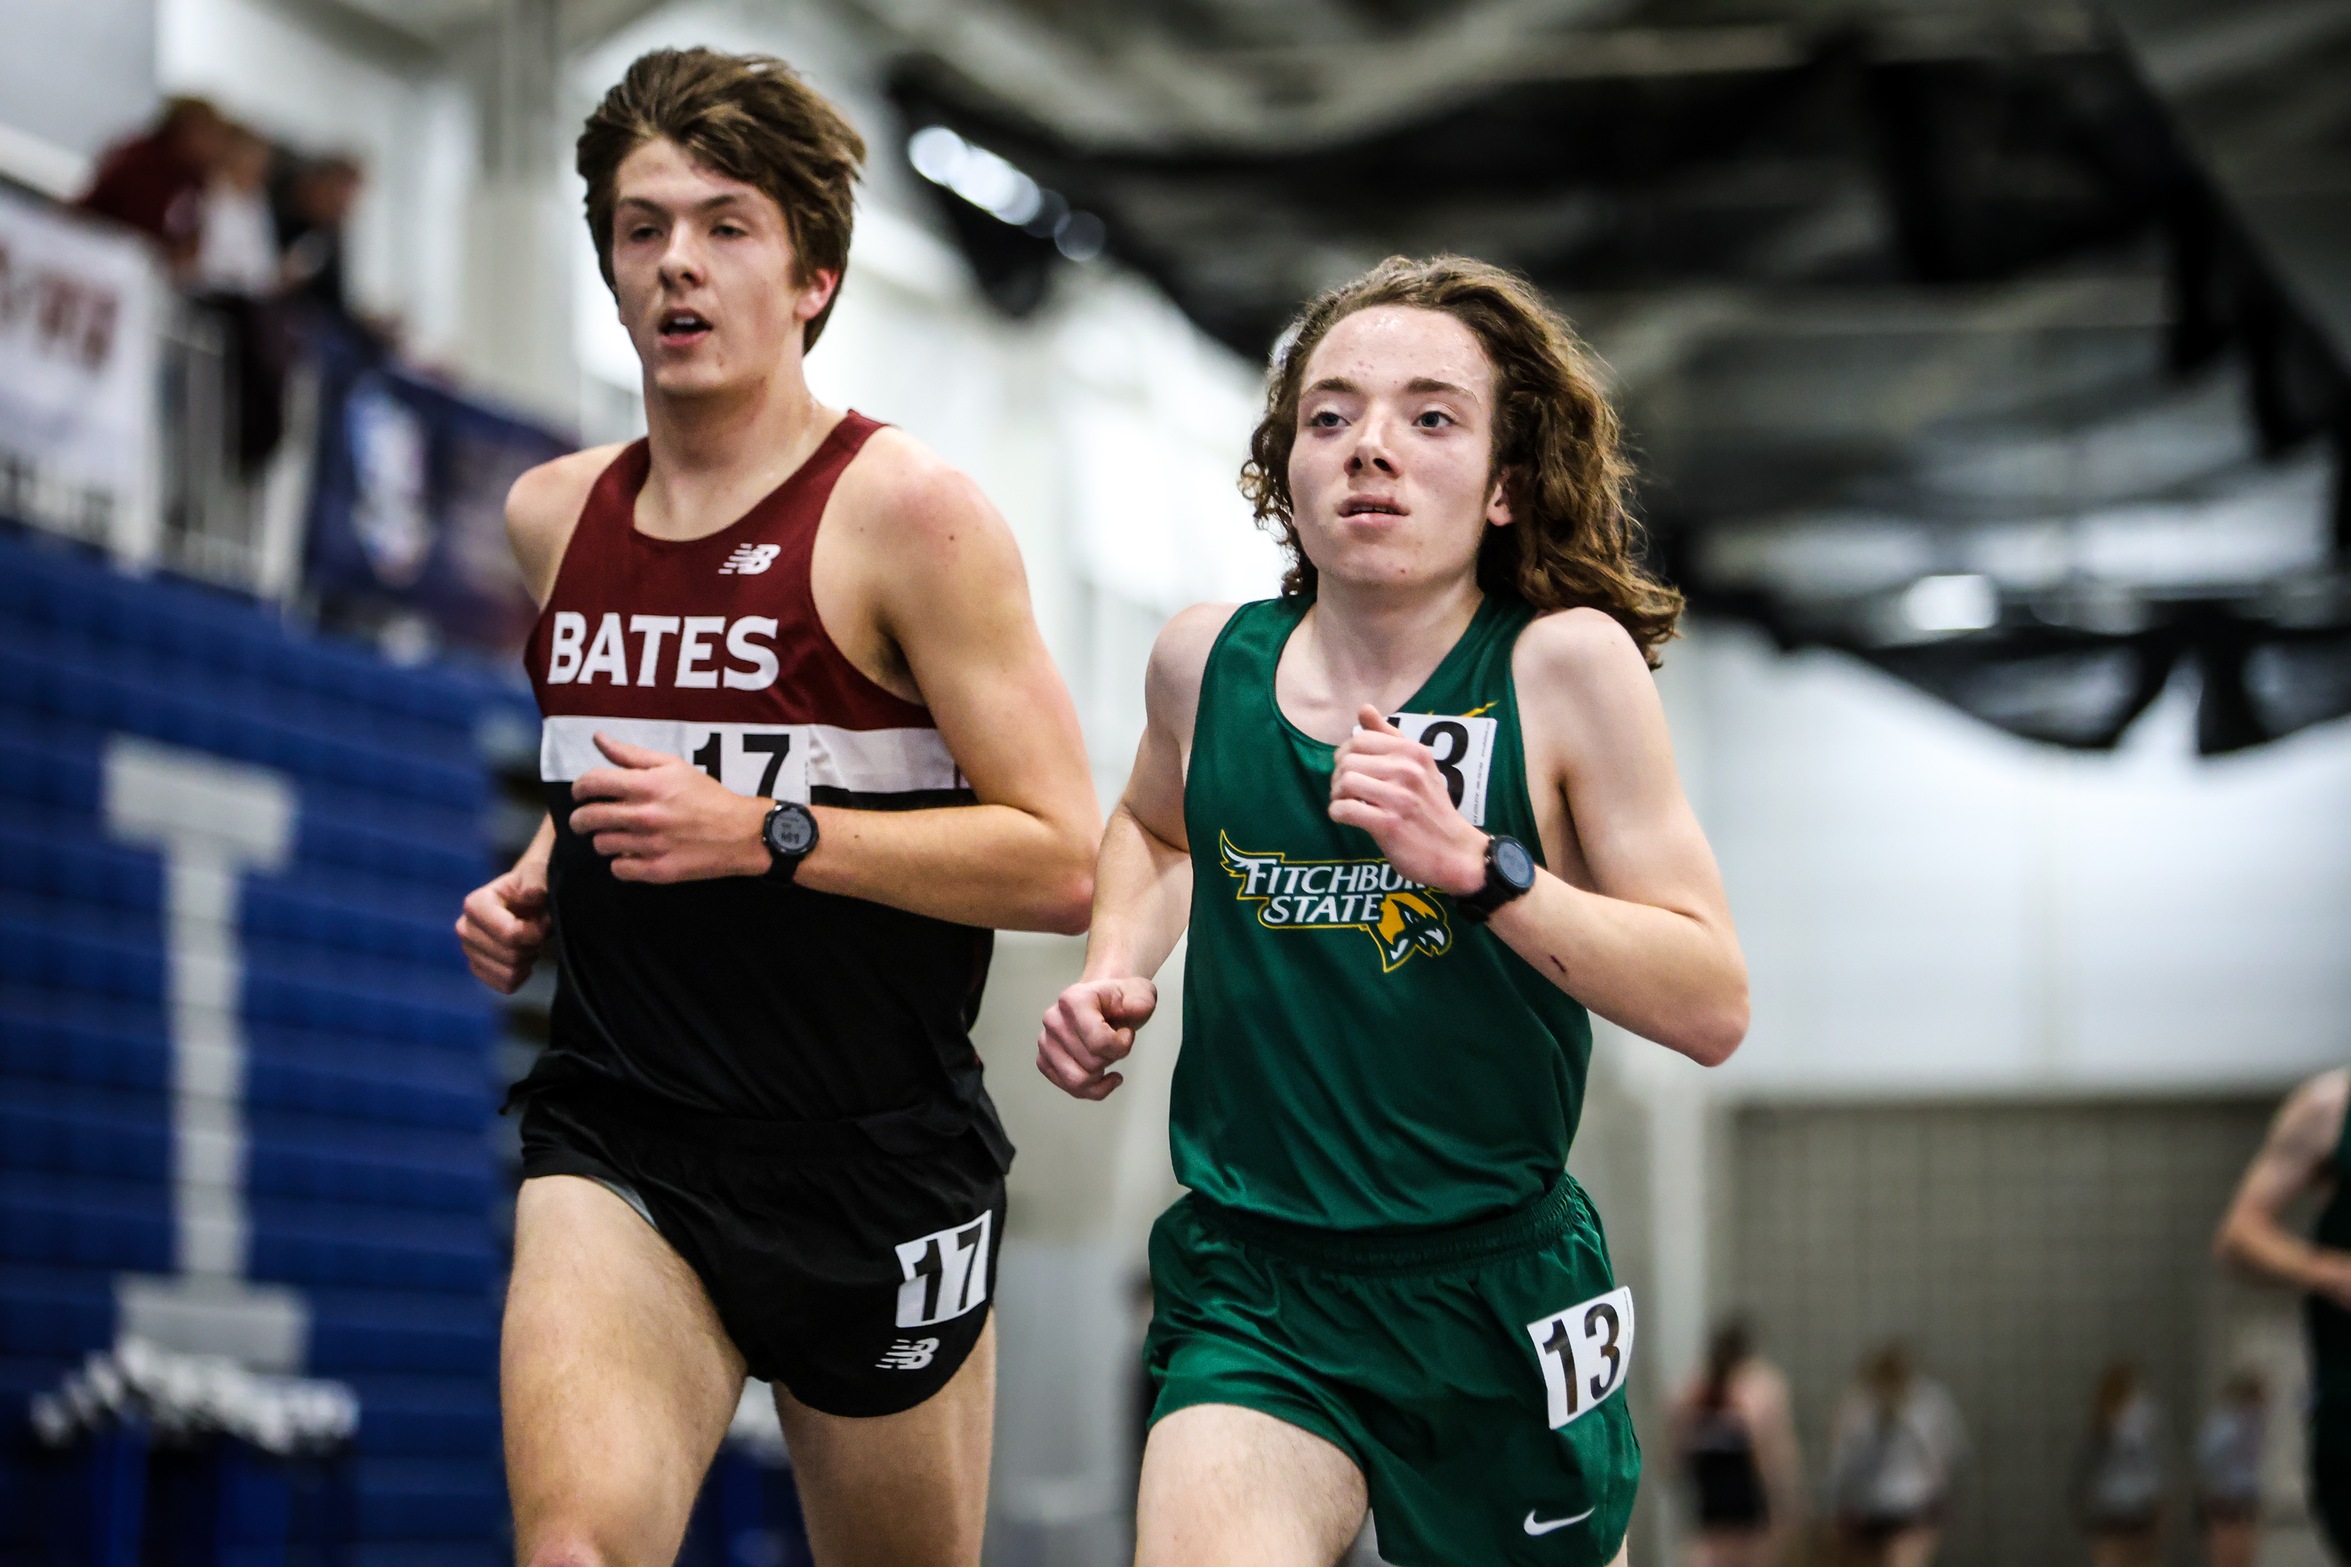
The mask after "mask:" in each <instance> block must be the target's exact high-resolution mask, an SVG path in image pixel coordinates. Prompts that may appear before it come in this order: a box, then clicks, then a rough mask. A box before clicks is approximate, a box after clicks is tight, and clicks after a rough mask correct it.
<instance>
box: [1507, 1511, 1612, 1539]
mask: <svg viewBox="0 0 2351 1567" xmlns="http://www.w3.org/2000/svg"><path fill="white" fill-rule="evenodd" d="M1599 1510H1600V1509H1599V1508H1597V1507H1587V1508H1585V1509H1584V1510H1583V1511H1582V1512H1580V1513H1578V1514H1576V1515H1575V1516H1574V1517H1573V1518H1537V1517H1536V1516H1535V1510H1534V1509H1533V1508H1531V1507H1530V1508H1528V1509H1527V1521H1526V1526H1525V1527H1526V1532H1527V1533H1529V1534H1549V1533H1550V1532H1551V1531H1552V1530H1554V1529H1564V1528H1566V1527H1567V1526H1568V1525H1569V1524H1571V1523H1582V1522H1583V1521H1584V1520H1585V1519H1587V1518H1589V1517H1591V1516H1592V1515H1593V1514H1594V1513H1596V1512H1598V1511H1599Z"/></svg>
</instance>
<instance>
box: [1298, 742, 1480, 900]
mask: <svg viewBox="0 0 2351 1567" xmlns="http://www.w3.org/2000/svg"><path fill="white" fill-rule="evenodd" d="M1356 722H1357V723H1358V724H1359V725H1361V727H1360V728H1358V729H1357V730H1356V731H1355V732H1354V733H1353V734H1351V735H1349V736H1348V737H1347V739H1346V742H1345V743H1344V744H1342V745H1341V746H1340V747H1339V753H1338V756H1337V758H1336V759H1335V761H1334V764H1333V766H1332V768H1331V820H1332V821H1334V822H1338V823H1340V824H1342V825H1344V826H1348V827H1360V828H1362V829H1363V830H1364V831H1365V832H1367V833H1370V834H1371V836H1372V841H1373V842H1374V843H1377V844H1378V845H1379V846H1380V852H1381V853H1382V854H1384V855H1386V856H1387V858H1388V863H1389V864H1390V865H1393V866H1395V867H1396V872H1397V874H1398V875H1401V876H1408V877H1410V878H1411V879H1412V880H1414V881H1416V882H1419V883H1420V884H1421V885H1422V886H1424V887H1436V888H1439V889H1441V890H1442V891H1445V892H1451V893H1457V894H1458V893H1471V892H1475V891H1477V890H1478V889H1479V888H1480V887H1483V886H1484V885H1485V884H1486V835H1485V834H1484V833H1482V832H1480V831H1478V829H1477V828H1475V827H1473V826H1471V825H1470V822H1469V818H1467V817H1465V816H1463V815H1462V814H1461V812H1460V811H1458V810H1456V809H1454V806H1453V796H1452V794H1451V793H1450V792H1449V791H1448V790H1447V789H1446V788H1445V779H1444V777H1443V775H1442V774H1440V773H1439V772H1438V771H1437V757H1436V753H1435V752H1433V751H1431V750H1430V749H1429V748H1428V747H1427V746H1425V745H1422V744H1421V743H1420V742H1418V741H1417V740H1408V739H1406V738H1405V737H1404V735H1403V733H1402V732H1401V731H1399V730H1398V729H1397V728H1396V726H1395V725H1394V724H1391V723H1389V722H1388V721H1387V719H1385V718H1383V717H1381V716H1380V710H1379V709H1378V708H1376V707H1373V706H1372V705H1371V704H1370V703H1368V702H1367V703H1365V704H1364V705H1363V707H1362V709H1361V710H1360V711H1359V712H1358V713H1357V714H1356Z"/></svg>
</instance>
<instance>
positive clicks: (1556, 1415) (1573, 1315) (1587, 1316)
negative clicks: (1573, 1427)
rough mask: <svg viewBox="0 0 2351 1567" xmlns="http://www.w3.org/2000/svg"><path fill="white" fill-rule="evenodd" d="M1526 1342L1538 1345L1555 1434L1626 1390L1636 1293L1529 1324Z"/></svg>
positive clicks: (1622, 1292)
mask: <svg viewBox="0 0 2351 1567" xmlns="http://www.w3.org/2000/svg"><path fill="white" fill-rule="evenodd" d="M1527 1337H1529V1338H1531V1339H1533V1340H1534V1341H1535V1358H1536V1359H1537V1360H1539V1361H1541V1362H1542V1365H1543V1389H1544V1391H1545V1392H1546V1393H1548V1394H1549V1395H1550V1406H1551V1407H1550V1424H1551V1428H1552V1429H1553V1430H1554V1431H1556V1430H1558V1429H1559V1428H1560V1427H1561V1426H1563V1425H1566V1424H1567V1423H1568V1422H1569V1421H1571V1420H1574V1419H1576V1418H1577V1417H1579V1416H1581V1415H1584V1414H1586V1413H1588V1412H1590V1411H1591V1410H1593V1409H1596V1408H1598V1407H1599V1406H1600V1405H1601V1404H1603V1403H1605V1402H1606V1401H1607V1399H1608V1395H1609V1394H1611V1393H1613V1392H1615V1391H1616V1390H1617V1389H1618V1388H1620V1387H1622V1386H1624V1378H1625V1373H1626V1372H1627V1371H1629V1370H1631V1369H1632V1364H1633V1292H1632V1290H1631V1289H1630V1288H1618V1289H1613V1290H1610V1291H1609V1292H1608V1293H1607V1294H1605V1295H1595V1296H1594V1297H1593V1298H1592V1299H1590V1300H1587V1301H1585V1302H1584V1303H1583V1304H1582V1305H1579V1306H1570V1307H1568V1308H1567V1309H1566V1310H1565V1311H1555V1312H1553V1313H1552V1314H1551V1315H1550V1316H1548V1317H1545V1318H1543V1319H1542V1320H1540V1321H1538V1322H1530V1323H1528V1324H1527Z"/></svg>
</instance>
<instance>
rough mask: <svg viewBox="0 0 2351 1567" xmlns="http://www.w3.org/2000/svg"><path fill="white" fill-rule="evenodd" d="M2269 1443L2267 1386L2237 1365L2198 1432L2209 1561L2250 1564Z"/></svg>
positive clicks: (2220, 1566) (2199, 1506)
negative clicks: (2240, 1369)
mask: <svg viewBox="0 0 2351 1567" xmlns="http://www.w3.org/2000/svg"><path fill="white" fill-rule="evenodd" d="M2268 1445H2269V1387H2268V1384H2266V1383H2265V1382H2263V1381H2262V1379H2261V1376H2260V1374H2259V1373H2257V1372H2252V1371H2239V1372H2237V1373H2236V1374H2235V1375H2233V1376H2231V1377H2230V1378H2229V1379H2228V1381H2226V1382H2224V1383H2223V1384H2221V1389H2220V1398H2219V1401H2218V1402H2216V1403H2215V1404H2214V1405H2213V1406H2212V1409H2211V1412H2210V1413H2208V1414H2207V1415H2205V1417H2204V1428H2203V1429H2202V1430H2201V1431H2199V1432H2197V1433H2196V1511H2197V1514H2198V1516H2199V1517H2200V1518H2201V1519H2202V1521H2203V1524H2204V1559H2205V1561H2206V1562H2207V1563H2209V1564H2210V1567H2253V1556H2254V1549H2255V1547H2256V1546H2257V1545H2258V1544H2259V1542H2260V1538H2261V1460H2262V1457H2263V1454H2264V1451H2265V1449H2266V1448H2267V1447H2268Z"/></svg>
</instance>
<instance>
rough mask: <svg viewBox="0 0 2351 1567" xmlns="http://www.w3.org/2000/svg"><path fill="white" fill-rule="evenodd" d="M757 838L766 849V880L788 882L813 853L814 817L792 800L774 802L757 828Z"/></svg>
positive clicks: (814, 839) (804, 807)
mask: <svg viewBox="0 0 2351 1567" xmlns="http://www.w3.org/2000/svg"><path fill="white" fill-rule="evenodd" d="M759 838H760V841H761V842H762V843H765V844H766V845H767V859H768V866H767V879H768V880H769V881H790V880H791V879H792V877H793V876H794V875H795V874H796V873H797V872H798V871H799V869H800V862H801V861H802V860H805V859H807V858H808V856H809V855H810V854H811V853H813V852H814V851H815V849H816V813H815V812H814V811H811V810H810V809H809V808H808V807H807V806H805V805H802V804H800V803H799V802H798V801H796V800H782V801H778V802H777V804H776V807H775V809H773V810H771V811H769V812H768V813H767V819H766V820H765V821H763V822H761V823H760V824H759Z"/></svg>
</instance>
